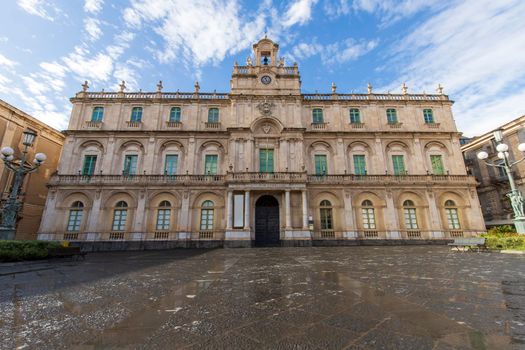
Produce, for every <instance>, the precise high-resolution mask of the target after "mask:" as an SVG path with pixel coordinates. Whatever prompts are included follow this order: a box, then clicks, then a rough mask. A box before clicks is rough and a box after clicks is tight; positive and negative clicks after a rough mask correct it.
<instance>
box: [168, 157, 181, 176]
mask: <svg viewBox="0 0 525 350" xmlns="http://www.w3.org/2000/svg"><path fill="white" fill-rule="evenodd" d="M178 161H179V156H178V155H176V154H167V155H166V162H165V164H164V174H165V175H176V174H177V163H178Z"/></svg>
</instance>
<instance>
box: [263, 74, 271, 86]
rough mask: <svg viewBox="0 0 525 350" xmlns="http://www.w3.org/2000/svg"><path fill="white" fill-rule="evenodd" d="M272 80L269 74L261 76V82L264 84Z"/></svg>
mask: <svg viewBox="0 0 525 350" xmlns="http://www.w3.org/2000/svg"><path fill="white" fill-rule="evenodd" d="M271 82H272V78H270V77H269V76H267V75H265V76H263V77H262V78H261V83H263V84H264V85H268V84H270V83H271Z"/></svg>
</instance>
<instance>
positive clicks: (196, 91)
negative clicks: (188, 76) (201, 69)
mask: <svg viewBox="0 0 525 350" xmlns="http://www.w3.org/2000/svg"><path fill="white" fill-rule="evenodd" d="M200 89H201V86H200V85H199V82H198V81H196V82H195V93H199V90H200Z"/></svg>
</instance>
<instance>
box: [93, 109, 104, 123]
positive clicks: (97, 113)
mask: <svg viewBox="0 0 525 350" xmlns="http://www.w3.org/2000/svg"><path fill="white" fill-rule="evenodd" d="M102 118H104V107H95V108H93V113H92V114H91V121H92V122H101V121H102Z"/></svg>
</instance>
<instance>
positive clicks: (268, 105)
mask: <svg viewBox="0 0 525 350" xmlns="http://www.w3.org/2000/svg"><path fill="white" fill-rule="evenodd" d="M273 107H275V104H274V103H273V102H268V100H266V99H264V101H263V102H261V103H259V104H258V105H257V109H258V110H259V112H261V114H262V115H263V116H265V117H269V116H271V115H272V109H273Z"/></svg>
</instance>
